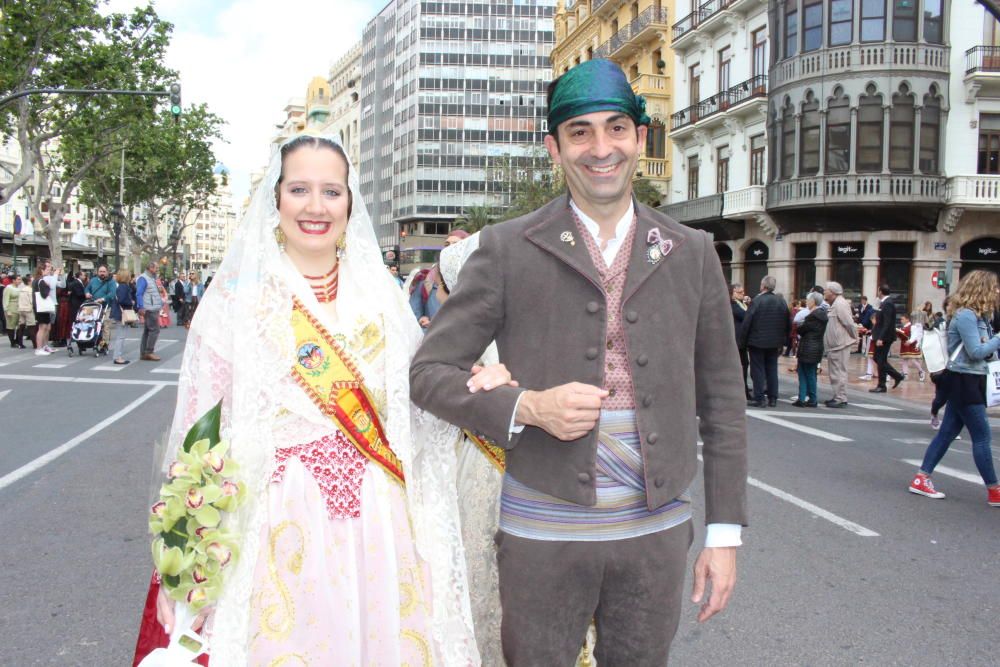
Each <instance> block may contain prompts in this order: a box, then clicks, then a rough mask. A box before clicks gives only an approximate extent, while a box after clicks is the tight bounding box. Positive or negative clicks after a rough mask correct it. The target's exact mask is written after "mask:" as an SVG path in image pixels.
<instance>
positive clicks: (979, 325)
mask: <svg viewBox="0 0 1000 667" xmlns="http://www.w3.org/2000/svg"><path fill="white" fill-rule="evenodd" d="M998 303H1000V283H998V281H997V275H996V274H995V273H993V272H992V271H972V272H970V273H969V274H968V275H967V276H965V277H964V278H962V281H961V282H960V283H959V285H958V290H957V291H956V292H955V293H954V294H953V295H952V296H951V298H950V301H949V302H948V315H949V316H950V318H951V320H950V322H949V324H948V353H949V355H950V360H949V362H948V368H947V369H946V370H945V371H944V376H945V377H942V378H940V379H939V381H938V382H939V386H941V387H942V388H943V389H944V390H945V391H946V393H947V403H946V407H945V413H944V418H943V419H942V420H941V426H940V430H938V432H937V435H935V436H934V439H933V440H932V441H931V444H930V445H928V446H927V451H926V452H925V453H924V460H923V463H922V464H921V466H920V470H918V471H917V474H916V475H915V476H914V478H913V481H912V482H910V488H909V490H910V493H916V494H918V495H921V496H927V497H928V498H944V494H943V493H941V492H940V491H938V490H937V489H935V488H934V484H933V483H932V482H931V478H930V476H931V473H933V472H934V468H935V467H937V464H938V463H939V462H940V461H941V459H942V458H943V457H944V455H945V453H946V452H947V451H948V448H949V447H950V446H951V443H952V442H953V441H954V440H955V438H956V437H957V436H958V434H959V433H960V432H961V431H962V428H963V427H965V428H967V429H968V430H969V435H970V436H971V438H972V458H973V459H974V460H975V462H976V468H977V469H978V470H979V474H980V476H982V478H983V482H984V483H985V484H986V493H987V503H988V504H989V505H991V506H993V507H1000V484H997V474H996V470H995V468H994V465H993V452H992V449H991V442H990V441H991V438H992V436H991V432H990V424H989V421H988V419H987V416H986V382H987V379H989V380H990V381H993V380H992V378H988V377H987V375H988V373H987V371H988V366H989V364H988V359H989V358H990V357H992V356H993V355H994V354H995V353H996V352H997V350H998V349H1000V336H998V335H994V333H993V331H992V328H991V327H990V324H989V320H990V319H991V318H992V316H993V312H994V311H995V310H996V309H997V306H998Z"/></svg>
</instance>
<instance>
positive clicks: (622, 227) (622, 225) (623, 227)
mask: <svg viewBox="0 0 1000 667" xmlns="http://www.w3.org/2000/svg"><path fill="white" fill-rule="evenodd" d="M569 205H570V207H571V208H572V209H573V212H574V213H576V216H577V217H578V218H580V222H582V223H583V226H584V227H585V228H586V230H587V231H588V232H590V234H591V236H593V237H594V241H596V242H597V247H598V248H600V247H601V237H600V231H601V228H600V226H599V225H598V224H597V223H596V222H595V221H594V219H593V218H591V217H590V216H588V215H587V214H586V213H584V212H583V211H581V210H580V207H579V206H577V205H576V202H575V201H573V200H572V199H570V200H569ZM634 217H635V202H633V201H632V200H631V199H630V200H629V203H628V210H626V211H625V215H623V216H622V218H621V220H619V221H618V222H617V223H616V224H615V235H614V238H610V239H608V243H609V244H610V243H614V242H619V243H620V242H621V241H623V240H625V234H627V233H628V227H629V225H630V224H632V219H633V218H634Z"/></svg>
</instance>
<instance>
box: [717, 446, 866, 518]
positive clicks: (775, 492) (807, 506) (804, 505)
mask: <svg viewBox="0 0 1000 667" xmlns="http://www.w3.org/2000/svg"><path fill="white" fill-rule="evenodd" d="M698 460H699V461H702V462H704V459H702V457H701V454H698ZM747 484H749V485H750V486H752V487H755V488H758V489H760V490H761V491H765V492H767V493H770V494H771V495H772V496H774V497H775V498H779V499H781V500H784V501H786V502H789V503H791V504H793V505H795V506H796V507H798V508H800V509H804V510H805V511H807V512H809V513H810V514H813V515H815V516H818V517H819V518H821V519H826V520H827V521H829V522H830V523H832V524H834V525H837V526H840V527H841V528H843V529H844V530H848V531H850V532H852V533H854V534H855V535H860V536H861V537H878V536H879V534H878V533H876V532H875V531H874V530H872V529H870V528H865V527H864V526H862V525H860V524H857V523H854V522H853V521H850V520H849V519H845V518H844V517H842V516H837V515H836V514H834V513H833V512H829V511H827V510H825V509H823V508H822V507H819V506H818V505H813V504H812V503H811V502H809V501H808V500H802V499H801V498H799V497H798V496H793V495H792V494H790V493H788V492H787V491H782V490H781V489H779V488H776V487H773V486H771V485H770V484H765V483H764V482H762V481H760V480H759V479H755V478H753V477H749V476H748V477H747Z"/></svg>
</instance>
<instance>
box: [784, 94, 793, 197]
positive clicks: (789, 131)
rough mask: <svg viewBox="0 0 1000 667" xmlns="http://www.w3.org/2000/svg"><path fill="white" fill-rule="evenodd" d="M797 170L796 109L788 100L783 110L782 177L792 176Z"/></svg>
mask: <svg viewBox="0 0 1000 667" xmlns="http://www.w3.org/2000/svg"><path fill="white" fill-rule="evenodd" d="M794 171H795V110H794V109H793V108H792V105H791V103H789V102H788V101H787V100H786V102H785V108H784V109H783V110H782V112H781V177H782V178H791V177H792V173H793V172H794Z"/></svg>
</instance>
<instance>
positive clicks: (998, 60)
mask: <svg viewBox="0 0 1000 667" xmlns="http://www.w3.org/2000/svg"><path fill="white" fill-rule="evenodd" d="M965 92H966V95H965V96H966V101H967V102H970V103H971V102H973V101H974V100H975V99H976V98H977V97H979V98H986V97H1000V46H974V47H972V48H971V49H969V50H968V51H966V52H965Z"/></svg>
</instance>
